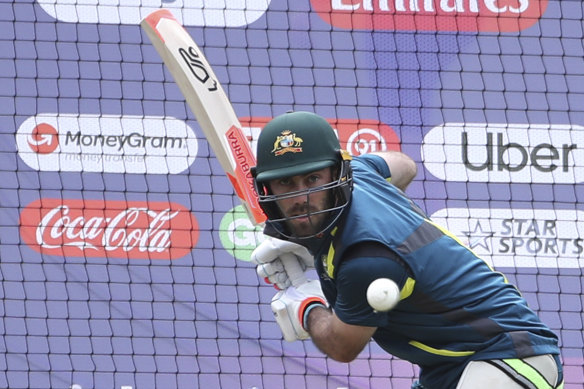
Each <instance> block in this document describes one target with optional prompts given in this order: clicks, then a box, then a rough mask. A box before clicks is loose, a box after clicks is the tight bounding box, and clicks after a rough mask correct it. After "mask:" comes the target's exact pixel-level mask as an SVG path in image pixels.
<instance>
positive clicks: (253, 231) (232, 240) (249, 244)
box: [219, 205, 264, 261]
mask: <svg viewBox="0 0 584 389" xmlns="http://www.w3.org/2000/svg"><path fill="white" fill-rule="evenodd" d="M262 231H263V228H262V227H261V226H254V225H253V224H252V222H251V221H250V220H249V218H248V217H247V213H246V212H245V209H244V208H243V206H241V205H238V206H237V207H235V208H233V209H232V210H231V211H229V212H227V213H226V214H225V215H224V216H223V219H221V223H220V224H219V239H221V244H222V245H223V248H224V249H225V250H227V251H228V252H229V253H231V255H233V256H234V257H235V259H239V260H241V261H249V260H250V257H251V252H252V251H253V250H254V249H255V248H256V247H257V245H259V244H260V243H261V242H262V241H263V240H264V234H263V232H262Z"/></svg>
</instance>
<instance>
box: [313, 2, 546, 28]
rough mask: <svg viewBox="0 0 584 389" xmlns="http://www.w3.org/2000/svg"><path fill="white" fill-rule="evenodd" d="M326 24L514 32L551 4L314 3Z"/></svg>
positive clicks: (527, 24)
mask: <svg viewBox="0 0 584 389" xmlns="http://www.w3.org/2000/svg"><path fill="white" fill-rule="evenodd" d="M310 2H311V4H312V8H313V9H314V10H315V11H316V12H317V14H318V15H319V16H320V17H321V19H322V20H324V21H325V22H326V23H328V24H330V25H332V26H335V27H339V28H345V29H349V30H378V31H379V30H410V31H412V30H413V31H484V32H515V31H521V30H524V29H526V28H528V27H531V26H532V25H534V24H535V23H536V22H537V21H538V20H539V19H540V18H541V16H542V15H543V14H544V13H545V10H546V8H547V4H548V0H453V1H447V0H311V1H310Z"/></svg>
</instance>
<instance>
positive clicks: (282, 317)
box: [271, 280, 328, 342]
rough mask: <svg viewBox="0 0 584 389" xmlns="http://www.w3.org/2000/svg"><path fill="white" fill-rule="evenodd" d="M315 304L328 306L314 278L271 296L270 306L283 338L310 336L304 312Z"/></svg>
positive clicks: (289, 340)
mask: <svg viewBox="0 0 584 389" xmlns="http://www.w3.org/2000/svg"><path fill="white" fill-rule="evenodd" d="M315 305H318V306H322V307H325V308H326V307H327V306H328V304H327V302H326V299H325V297H324V295H323V293H322V289H321V287H320V282H319V281H316V280H309V281H306V282H305V283H303V284H302V285H300V286H298V287H293V286H292V287H289V288H288V289H286V290H282V291H280V292H278V293H276V295H275V296H274V297H273V298H272V303H271V308H272V312H273V313H274V317H275V318H276V323H278V325H279V326H280V330H281V331H282V334H283V335H284V339H285V340H287V341H288V342H292V341H295V340H298V339H308V338H309V337H310V335H309V334H308V332H307V331H306V329H305V327H304V321H305V319H306V318H305V315H306V313H307V312H309V311H310V309H312V307H314V306H315ZM309 308H310V309H309Z"/></svg>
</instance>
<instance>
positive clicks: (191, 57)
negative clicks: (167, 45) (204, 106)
mask: <svg viewBox="0 0 584 389" xmlns="http://www.w3.org/2000/svg"><path fill="white" fill-rule="evenodd" d="M178 52H179V54H180V55H181V57H182V59H183V60H184V61H185V63H186V64H187V66H188V67H189V69H190V70H191V73H193V75H194V76H195V78H196V79H197V80H199V81H200V82H201V84H206V83H207V81H210V82H211V83H212V85H211V86H209V87H207V90H208V91H209V92H214V91H216V90H217V81H216V80H214V79H212V78H211V75H210V74H209V72H208V71H207V69H206V68H205V64H204V63H203V61H201V59H200V57H201V55H199V53H198V52H197V50H196V49H195V48H194V47H192V46H191V47H189V48H188V50H185V49H183V48H180V49H178Z"/></svg>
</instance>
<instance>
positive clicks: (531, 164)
mask: <svg viewBox="0 0 584 389" xmlns="http://www.w3.org/2000/svg"><path fill="white" fill-rule="evenodd" d="M583 146H584V127H582V126H575V125H574V126H571V125H527V124H525V125H522V124H486V123H446V124H444V125H440V126H437V127H434V128H432V129H431V130H430V131H429V132H428V133H427V134H426V136H425V137H424V142H423V144H422V161H424V166H425V167H426V169H428V171H429V172H430V173H432V174H433V175H434V176H436V177H438V178H440V179H443V180H446V181H464V182H499V183H532V182H537V183H539V184H575V183H580V182H584V166H583V165H582V164H576V161H583V160H584V148H583Z"/></svg>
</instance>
